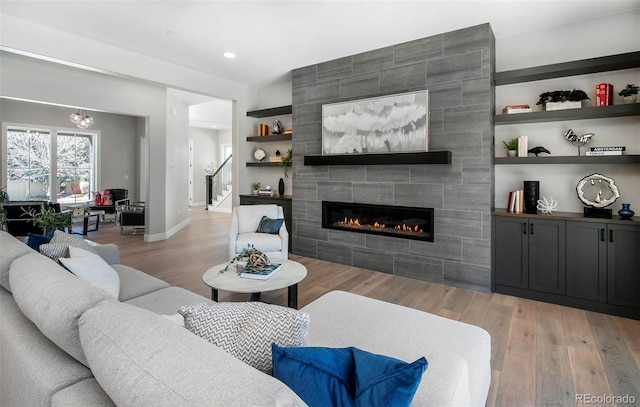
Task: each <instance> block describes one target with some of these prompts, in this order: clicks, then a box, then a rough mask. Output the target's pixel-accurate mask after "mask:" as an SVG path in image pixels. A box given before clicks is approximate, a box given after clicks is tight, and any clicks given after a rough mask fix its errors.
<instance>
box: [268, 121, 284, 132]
mask: <svg viewBox="0 0 640 407" xmlns="http://www.w3.org/2000/svg"><path fill="white" fill-rule="evenodd" d="M283 131H284V127H282V123H280V120H278V119H276V120H274V121H273V126H272V127H271V134H282V132H283Z"/></svg>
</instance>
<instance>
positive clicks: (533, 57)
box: [495, 10, 640, 212]
mask: <svg viewBox="0 0 640 407" xmlns="http://www.w3.org/2000/svg"><path fill="white" fill-rule="evenodd" d="M597 27H606V29H597ZM638 50H640V10H637V11H636V12H634V13H624V14H618V15H613V16H603V17H601V18H600V19H598V20H597V21H586V22H584V21H583V22H580V23H574V24H567V25H565V26H561V27H556V28H555V29H551V30H545V31H541V32H532V33H527V34H525V35H518V36H513V37H506V38H496V71H497V72H501V71H505V70H511V69H520V68H529V67H534V66H539V65H545V64H552V63H560V62H568V61H572V60H577V59H585V58H593V57H599V56H605V55H613V54H619V53H625V52H632V51H638ZM601 82H608V83H611V84H613V85H614V91H615V98H614V103H615V104H618V103H621V98H620V97H619V96H618V95H617V92H618V91H619V90H620V89H622V88H623V87H624V85H625V84H627V83H636V84H638V83H640V69H629V70H623V71H616V72H605V73H598V74H590V75H581V76H573V77H565V78H557V79H553V80H545V81H536V82H528V83H523V84H514V85H508V86H499V87H496V109H497V110H499V111H501V110H502V108H503V107H504V106H505V105H507V104H520V103H528V104H529V105H530V106H531V107H533V108H537V109H539V108H540V107H539V106H536V105H535V104H536V102H537V101H538V97H539V95H540V94H541V93H543V92H546V91H552V90H559V89H565V90H571V89H574V88H575V89H582V90H584V91H585V92H587V94H588V95H589V97H590V98H591V101H590V102H588V103H589V104H590V105H592V106H594V105H595V86H596V85H597V84H598V83H601ZM497 113H500V112H497ZM569 128H571V129H573V130H574V131H575V132H576V133H578V134H584V133H595V137H594V138H593V139H592V141H591V143H590V144H588V145H587V146H585V148H588V147H595V146H617V145H623V146H626V147H627V154H640V126H639V123H638V118H637V117H622V118H608V119H592V120H572V121H566V122H565V121H558V122H549V123H537V124H524V125H522V124H520V125H506V126H505V125H502V126H496V128H495V143H496V144H495V147H496V148H495V150H496V156H506V151H505V150H504V148H503V146H502V141H503V140H506V139H510V138H516V137H519V136H521V135H527V136H528V137H529V146H530V147H534V146H538V145H541V146H544V147H546V148H547V149H548V150H550V151H551V153H552V155H577V148H576V147H574V146H572V145H571V144H570V143H569V142H567V141H566V140H564V137H563V135H564V133H565V132H566V131H567V130H568V129H569ZM583 151H584V148H583ZM592 173H601V174H604V175H606V176H609V177H612V178H613V179H615V181H616V184H617V185H618V187H619V189H620V192H621V195H622V196H621V198H619V199H618V200H617V201H616V203H615V204H613V205H612V206H611V207H610V208H611V209H613V210H614V212H615V211H617V210H618V209H620V207H621V205H620V203H622V202H629V203H631V207H632V208H634V207H635V208H640V165H638V164H624V165H584V164H564V165H496V166H495V178H496V182H495V185H496V186H495V189H496V194H495V197H496V198H495V199H496V202H495V207H497V208H504V207H505V206H506V201H507V198H506V197H507V194H508V191H511V190H515V189H520V188H522V181H524V180H539V181H540V193H541V195H543V196H552V197H553V198H554V199H556V200H557V201H558V210H559V211H566V212H582V208H583V205H582V202H581V201H580V200H579V199H578V198H577V195H576V190H575V187H576V184H577V183H578V182H579V181H580V179H582V178H583V177H585V176H587V175H590V174H592Z"/></svg>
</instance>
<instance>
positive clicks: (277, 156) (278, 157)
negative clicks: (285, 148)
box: [269, 150, 282, 163]
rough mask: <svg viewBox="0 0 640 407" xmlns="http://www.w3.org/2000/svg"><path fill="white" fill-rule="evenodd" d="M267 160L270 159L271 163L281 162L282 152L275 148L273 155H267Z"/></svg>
mask: <svg viewBox="0 0 640 407" xmlns="http://www.w3.org/2000/svg"><path fill="white" fill-rule="evenodd" d="M269 161H271V162H272V163H279V162H282V153H280V150H276V155H275V157H269Z"/></svg>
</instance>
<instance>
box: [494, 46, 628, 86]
mask: <svg viewBox="0 0 640 407" xmlns="http://www.w3.org/2000/svg"><path fill="white" fill-rule="evenodd" d="M638 67H640V52H638V51H636V52H628V53H625V54H616V55H609V56H606V57H598V58H589V59H582V60H579V61H571V62H563V63H560V64H551V65H543V66H536V67H533V68H525V69H516V70H513V71H504V72H496V73H495V75H494V83H495V84H496V86H500V85H509V84H512V83H522V82H532V81H539V80H543V79H552V78H560V77H563V76H573V75H584V74H590V73H598V72H607V71H616V70H619V69H630V68H638Z"/></svg>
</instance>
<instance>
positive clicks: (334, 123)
mask: <svg viewBox="0 0 640 407" xmlns="http://www.w3.org/2000/svg"><path fill="white" fill-rule="evenodd" d="M428 111H429V98H428V91H427V90H421V91H417V92H408V93H401V94H396V95H388V96H381V97H375V98H368V99H360V100H351V101H348V102H339V103H330V104H325V105H322V154H323V155H341V154H371V153H377V154H388V153H406V152H418V151H428V145H429V143H428V136H429V132H428V124H429V120H428V118H427V112H428Z"/></svg>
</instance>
